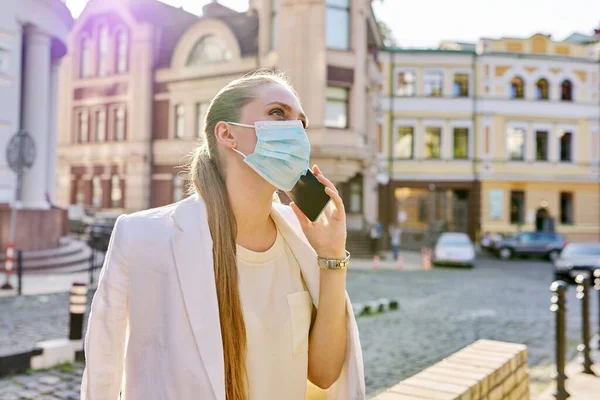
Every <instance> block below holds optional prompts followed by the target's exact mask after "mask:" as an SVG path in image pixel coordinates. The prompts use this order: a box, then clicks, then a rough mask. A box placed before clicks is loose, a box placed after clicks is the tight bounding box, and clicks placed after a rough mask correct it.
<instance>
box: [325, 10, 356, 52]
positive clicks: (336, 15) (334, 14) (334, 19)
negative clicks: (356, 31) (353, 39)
mask: <svg viewBox="0 0 600 400" xmlns="http://www.w3.org/2000/svg"><path fill="white" fill-rule="evenodd" d="M325 18H326V21H325V29H326V32H325V43H326V45H327V48H328V49H336V50H349V49H350V0H327V10H326V11H325Z"/></svg>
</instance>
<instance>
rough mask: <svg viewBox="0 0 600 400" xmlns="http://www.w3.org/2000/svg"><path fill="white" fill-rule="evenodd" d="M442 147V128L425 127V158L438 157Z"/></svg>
mask: <svg viewBox="0 0 600 400" xmlns="http://www.w3.org/2000/svg"><path fill="white" fill-rule="evenodd" d="M441 149H442V128H437V127H427V128H425V158H428V159H439V158H440V155H441V154H440V153H441Z"/></svg>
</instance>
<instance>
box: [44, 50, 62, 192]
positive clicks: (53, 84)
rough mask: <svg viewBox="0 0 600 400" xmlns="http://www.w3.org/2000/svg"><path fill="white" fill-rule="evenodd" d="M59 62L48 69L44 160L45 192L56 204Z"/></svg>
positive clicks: (55, 62)
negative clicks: (45, 153) (45, 150)
mask: <svg viewBox="0 0 600 400" xmlns="http://www.w3.org/2000/svg"><path fill="white" fill-rule="evenodd" d="M58 67H59V61H58V60H54V61H53V62H52V66H51V67H50V95H49V96H48V152H47V160H46V192H48V195H49V196H50V200H51V201H52V202H53V203H56V202H57V201H56V147H57V144H58V143H57V142H58V137H57V134H56V132H57V128H58V127H57V123H58V121H57V117H58V96H57V94H58V70H59V68H58Z"/></svg>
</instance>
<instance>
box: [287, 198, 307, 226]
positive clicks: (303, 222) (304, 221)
mask: <svg viewBox="0 0 600 400" xmlns="http://www.w3.org/2000/svg"><path fill="white" fill-rule="evenodd" d="M290 207H292V210H294V214H296V217H298V221H300V226H302V229H305V228H308V226H309V225H310V219H308V217H307V216H306V214H304V212H303V211H302V210H301V209H300V208H299V207H298V206H297V205H296V203H294V202H292V203H290Z"/></svg>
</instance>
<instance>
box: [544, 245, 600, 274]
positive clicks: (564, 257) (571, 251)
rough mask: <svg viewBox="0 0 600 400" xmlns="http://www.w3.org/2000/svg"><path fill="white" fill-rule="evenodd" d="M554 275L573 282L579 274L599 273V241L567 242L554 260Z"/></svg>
mask: <svg viewBox="0 0 600 400" xmlns="http://www.w3.org/2000/svg"><path fill="white" fill-rule="evenodd" d="M554 267H555V271H554V277H555V279H558V280H563V281H565V282H567V283H573V282H574V280H575V277H576V276H577V275H580V274H586V275H588V276H592V275H593V274H594V271H596V270H598V273H600V243H569V244H568V245H567V246H566V247H565V248H564V249H563V251H562V252H561V253H560V257H559V258H557V259H556V260H555V261H554ZM598 273H597V274H598Z"/></svg>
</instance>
